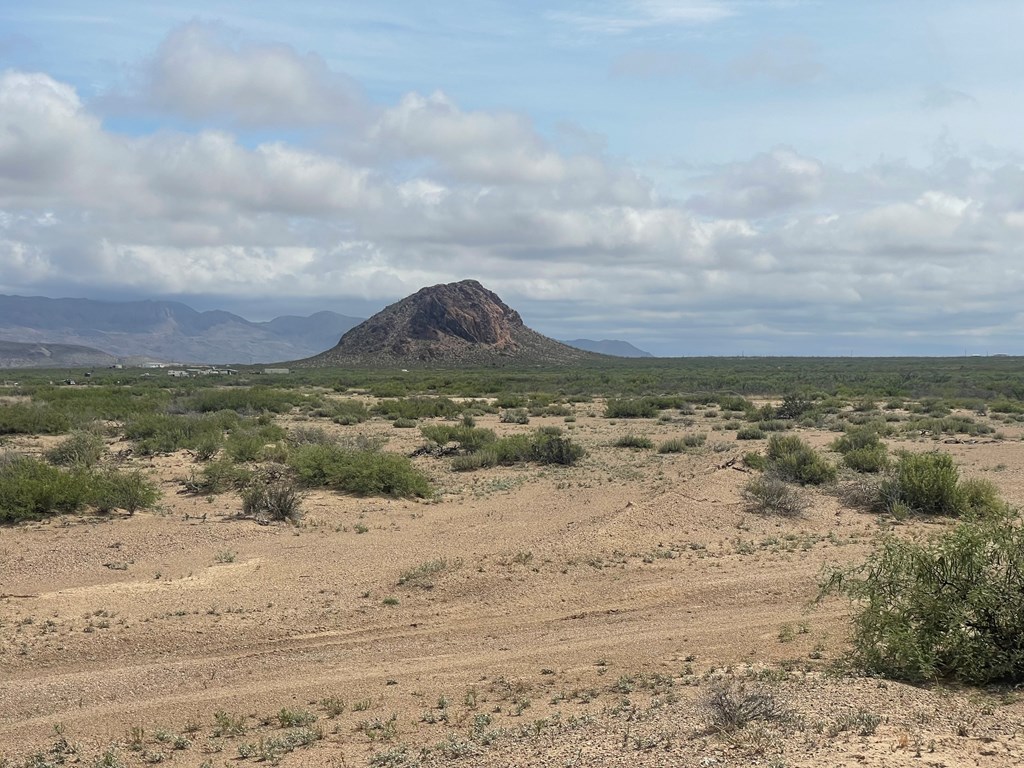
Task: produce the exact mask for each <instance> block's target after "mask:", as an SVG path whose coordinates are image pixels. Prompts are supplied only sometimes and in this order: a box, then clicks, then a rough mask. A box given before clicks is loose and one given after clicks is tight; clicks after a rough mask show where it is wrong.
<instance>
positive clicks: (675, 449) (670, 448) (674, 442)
mask: <svg viewBox="0 0 1024 768" xmlns="http://www.w3.org/2000/svg"><path fill="white" fill-rule="evenodd" d="M684 451H686V443H685V442H684V441H683V439H682V438H681V437H674V438H672V439H671V440H666V441H665V442H663V443H662V444H661V445H659V446H658V453H683V452H684Z"/></svg>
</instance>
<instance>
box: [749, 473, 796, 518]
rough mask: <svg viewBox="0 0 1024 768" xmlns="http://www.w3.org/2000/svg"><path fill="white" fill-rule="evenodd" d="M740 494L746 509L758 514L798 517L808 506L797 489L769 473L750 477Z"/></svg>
mask: <svg viewBox="0 0 1024 768" xmlns="http://www.w3.org/2000/svg"><path fill="white" fill-rule="evenodd" d="M741 495H742V497H743V501H744V502H745V503H746V505H747V509H748V510H749V511H750V512H753V513H755V514H758V515H767V516H771V517H799V516H800V515H802V514H803V513H804V512H805V511H806V510H807V506H808V504H807V500H806V499H805V498H804V496H803V494H802V493H801V492H800V491H799V490H798V489H796V488H794V487H793V486H792V485H790V484H789V483H787V482H785V481H784V480H780V479H779V478H777V477H775V476H774V475H770V474H769V475H760V476H758V477H753V478H751V479H750V480H749V481H748V482H747V484H746V485H744V486H743V492H742V494H741Z"/></svg>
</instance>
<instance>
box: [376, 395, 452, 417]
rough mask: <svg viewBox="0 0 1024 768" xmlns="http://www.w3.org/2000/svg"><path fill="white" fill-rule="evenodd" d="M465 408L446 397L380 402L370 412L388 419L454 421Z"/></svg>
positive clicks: (407, 398)
mask: <svg viewBox="0 0 1024 768" xmlns="http://www.w3.org/2000/svg"><path fill="white" fill-rule="evenodd" d="M466 408H467V404H465V403H456V402H455V401H454V400H451V399H450V398H447V397H405V398H402V399H400V400H381V401H380V402H379V403H377V404H376V405H375V406H373V408H371V409H370V410H371V411H372V412H373V413H376V414H379V415H381V416H384V417H386V418H388V419H391V420H394V419H433V418H442V419H455V418H458V417H459V416H461V415H462V412H463V411H465V410H466Z"/></svg>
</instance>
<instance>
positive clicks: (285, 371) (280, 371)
mask: <svg viewBox="0 0 1024 768" xmlns="http://www.w3.org/2000/svg"><path fill="white" fill-rule="evenodd" d="M263 372H264V373H273V374H278V375H279V376H287V375H288V374H289V373H291V371H290V370H289V369H288V368H264V369H263Z"/></svg>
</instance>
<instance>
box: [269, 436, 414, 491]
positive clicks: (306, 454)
mask: <svg viewBox="0 0 1024 768" xmlns="http://www.w3.org/2000/svg"><path fill="white" fill-rule="evenodd" d="M288 463H289V465H290V466H291V467H292V468H293V469H294V470H295V472H296V474H297V475H298V477H299V479H300V480H301V481H302V483H303V484H305V485H307V486H311V487H322V488H332V489H334V490H337V491H345V492H348V493H354V494H356V495H359V496H394V497H416V496H418V497H427V496H430V495H432V493H433V489H432V488H431V487H430V482H429V481H428V480H427V478H426V476H425V475H423V473H421V472H420V471H419V470H417V469H416V468H415V467H414V466H413V465H412V462H410V461H409V459H407V458H406V457H405V456H399V455H397V454H394V453H384V452H381V451H358V450H350V449H346V448H342V447H341V446H336V445H304V446H300V447H298V448H296V449H295V450H294V451H292V454H291V455H290V456H289V457H288Z"/></svg>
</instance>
